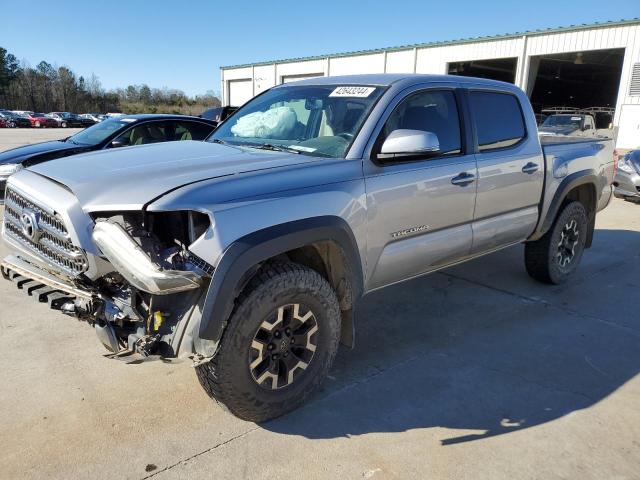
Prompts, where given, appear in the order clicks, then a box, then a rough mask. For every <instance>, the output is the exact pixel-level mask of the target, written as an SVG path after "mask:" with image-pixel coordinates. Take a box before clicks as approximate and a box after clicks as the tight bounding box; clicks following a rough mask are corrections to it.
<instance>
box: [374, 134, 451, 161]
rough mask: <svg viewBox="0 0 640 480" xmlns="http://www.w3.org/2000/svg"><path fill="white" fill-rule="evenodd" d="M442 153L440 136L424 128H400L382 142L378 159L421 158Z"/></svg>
mask: <svg viewBox="0 0 640 480" xmlns="http://www.w3.org/2000/svg"><path fill="white" fill-rule="evenodd" d="M438 153H440V142H439V141H438V136H437V135H436V134H435V133H433V132H425V131H424V130H408V129H398V130H394V131H393V132H391V133H390V134H389V136H388V137H387V139H386V140H385V141H384V143H383V144H382V148H381V149H380V153H379V154H378V156H377V158H378V160H382V161H384V160H391V159H403V160H410V159H419V158H426V157H432V156H435V155H437V154H438Z"/></svg>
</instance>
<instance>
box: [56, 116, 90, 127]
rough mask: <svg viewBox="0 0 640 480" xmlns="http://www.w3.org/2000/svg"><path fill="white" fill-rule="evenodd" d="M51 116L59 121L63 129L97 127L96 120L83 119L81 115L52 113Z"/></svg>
mask: <svg viewBox="0 0 640 480" xmlns="http://www.w3.org/2000/svg"><path fill="white" fill-rule="evenodd" d="M50 115H51V116H52V117H54V118H56V119H58V123H59V124H60V126H61V127H62V128H67V127H69V128H73V127H75V128H77V127H81V128H86V127H90V126H91V125H95V123H96V122H95V121H94V120H91V119H89V118H83V117H81V116H80V115H76V114H75V113H71V112H51V114H50Z"/></svg>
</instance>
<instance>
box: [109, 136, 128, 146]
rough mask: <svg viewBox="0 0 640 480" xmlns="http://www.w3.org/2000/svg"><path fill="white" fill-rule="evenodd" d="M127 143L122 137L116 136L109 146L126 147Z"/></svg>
mask: <svg viewBox="0 0 640 480" xmlns="http://www.w3.org/2000/svg"><path fill="white" fill-rule="evenodd" d="M126 146H127V145H126V143H125V141H124V140H122V139H118V138H116V139H115V140H113V141H112V142H111V143H110V144H109V147H111V148H118V147H126Z"/></svg>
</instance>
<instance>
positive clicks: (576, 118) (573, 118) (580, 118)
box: [571, 117, 582, 120]
mask: <svg viewBox="0 0 640 480" xmlns="http://www.w3.org/2000/svg"><path fill="white" fill-rule="evenodd" d="M571 120H582V117H571Z"/></svg>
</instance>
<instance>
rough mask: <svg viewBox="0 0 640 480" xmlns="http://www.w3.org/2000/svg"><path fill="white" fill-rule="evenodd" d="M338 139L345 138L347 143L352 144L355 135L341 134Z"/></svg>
mask: <svg viewBox="0 0 640 480" xmlns="http://www.w3.org/2000/svg"><path fill="white" fill-rule="evenodd" d="M336 137H340V138H344V139H345V140H346V141H347V142H350V141H351V139H353V133H346V132H343V133H339V134H338V135H336Z"/></svg>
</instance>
